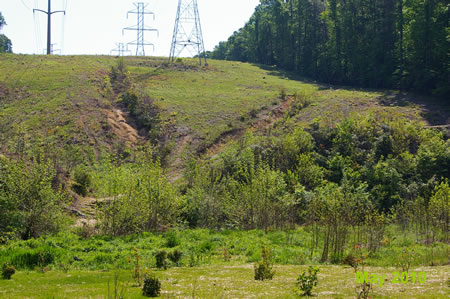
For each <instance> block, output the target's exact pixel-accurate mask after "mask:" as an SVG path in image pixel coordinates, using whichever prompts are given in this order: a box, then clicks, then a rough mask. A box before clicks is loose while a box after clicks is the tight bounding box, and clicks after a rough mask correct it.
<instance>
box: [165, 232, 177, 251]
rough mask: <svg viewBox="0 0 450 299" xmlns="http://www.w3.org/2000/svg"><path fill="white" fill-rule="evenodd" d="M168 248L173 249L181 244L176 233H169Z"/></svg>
mask: <svg viewBox="0 0 450 299" xmlns="http://www.w3.org/2000/svg"><path fill="white" fill-rule="evenodd" d="M165 238H166V246H167V247H169V248H173V247H175V246H178V245H179V244H180V240H179V239H178V236H177V233H176V231H173V230H171V231H169V232H168V233H167V234H166V235H165Z"/></svg>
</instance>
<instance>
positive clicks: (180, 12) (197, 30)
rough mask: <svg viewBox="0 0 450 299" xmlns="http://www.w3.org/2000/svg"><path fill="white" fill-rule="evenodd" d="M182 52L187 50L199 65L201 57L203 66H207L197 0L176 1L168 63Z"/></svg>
mask: <svg viewBox="0 0 450 299" xmlns="http://www.w3.org/2000/svg"><path fill="white" fill-rule="evenodd" d="M184 50H187V51H188V52H189V53H190V54H191V56H195V55H197V56H198V58H199V62H200V65H201V64H202V56H203V58H204V61H205V65H208V63H207V61H206V53H205V44H204V43H203V33H202V26H201V24H200V14H199V12H198V5H197V0H179V1H178V9H177V16H176V19H175V27H174V30H173V38H172V46H171V48H170V55H169V61H171V62H173V61H174V60H175V58H176V57H178V56H179V55H181V53H182V52H183V51H184Z"/></svg>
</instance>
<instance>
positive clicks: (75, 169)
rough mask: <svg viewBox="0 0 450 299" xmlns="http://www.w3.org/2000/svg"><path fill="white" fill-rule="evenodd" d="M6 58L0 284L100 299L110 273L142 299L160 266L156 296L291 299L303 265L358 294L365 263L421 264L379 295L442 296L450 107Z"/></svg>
mask: <svg viewBox="0 0 450 299" xmlns="http://www.w3.org/2000/svg"><path fill="white" fill-rule="evenodd" d="M0 60H1V61H2V62H4V63H2V64H1V65H0V68H3V69H5V70H10V71H8V72H1V73H0V78H1V79H2V81H0V82H1V83H0V96H1V97H0V109H1V110H0V132H1V135H0V140H1V141H2V144H1V152H2V154H1V155H0V211H1V217H0V243H1V246H0V264H1V265H2V267H4V268H5V269H6V268H8V269H10V270H11V271H10V273H12V269H11V268H10V267H14V269H15V270H17V273H15V274H13V275H12V280H10V281H9V280H6V281H1V282H0V291H1V292H12V291H14V292H16V291H17V288H18V285H17V284H16V283H18V284H20V285H28V286H30V289H28V288H27V289H24V290H23V292H22V291H20V292H22V293H17V296H23V297H26V296H30V295H29V294H32V293H31V290H34V291H33V292H40V293H42V294H45V295H43V296H44V297H45V296H50V297H51V296H53V295H57V296H59V295H60V293H55V292H56V291H54V290H53V289H46V286H45V285H41V286H39V285H37V286H35V284H34V283H32V282H30V280H27V278H29V277H31V278H30V279H31V280H33V279H36V280H39V281H42V283H43V284H49V285H51V284H53V283H56V284H58V283H60V282H62V281H64V282H65V283H67V284H68V285H67V286H64V287H63V286H61V289H62V290H64V291H67V292H69V291H71V290H72V291H73V289H74V288H75V287H74V285H77V287H76V290H75V292H77V293H76V295H74V296H78V297H83V296H88V295H90V296H94V295H101V296H107V282H108V280H110V287H111V288H112V286H113V285H114V279H113V278H114V274H113V273H116V272H118V273H120V277H122V278H120V280H121V281H130V283H129V285H130V292H131V293H132V294H136V296H138V295H139V293H140V292H141V288H138V287H134V288H133V287H132V286H131V285H133V284H136V285H140V284H142V279H143V278H145V277H146V275H147V276H148V275H151V274H155V275H156V276H158V277H159V278H161V279H162V282H163V283H162V293H161V294H163V295H167V296H172V295H183V296H192V292H194V293H195V292H196V291H198V292H199V293H198V294H200V296H217V297H221V296H234V294H236V296H237V297H246V296H249V294H255V295H258V296H264V295H263V294H265V293H264V292H272V290H269V291H267V290H266V289H267V288H266V285H270V286H271V287H276V288H279V287H280V288H281V287H282V288H283V290H282V293H279V292H280V290H278V291H276V290H275V289H274V290H273V292H274V293H275V292H276V293H277V294H279V295H280V297H289V296H294V295H295V294H296V292H294V291H292V290H291V288H295V287H296V284H295V279H296V278H298V277H299V275H300V274H301V273H302V272H303V271H305V270H306V267H305V266H303V265H316V266H318V267H320V268H321V270H320V271H319V272H318V275H319V276H318V277H319V285H318V286H317V290H316V289H313V290H312V292H313V293H316V292H319V293H320V294H321V296H328V295H329V296H331V297H332V296H335V295H336V296H337V297H339V296H344V297H345V296H352V295H354V294H355V287H357V286H356V284H355V283H354V276H353V277H352V276H351V275H350V273H351V271H353V275H354V272H355V271H356V270H361V269H363V268H364V267H365V269H374V271H376V272H377V273H382V272H383V271H388V272H389V273H390V272H392V269H394V268H395V269H398V270H399V271H400V270H401V271H402V272H408V271H416V270H415V269H418V270H417V271H419V272H420V271H422V270H420V269H425V270H424V271H428V272H429V273H430V274H429V275H430V277H431V279H430V280H429V281H428V282H429V285H424V286H417V287H416V286H411V287H405V288H401V287H398V288H397V286H392V285H391V286H385V287H384V288H379V289H377V288H376V287H374V290H373V291H374V292H375V294H377V295H380V296H392V294H394V293H395V292H403V293H404V294H405V297H407V296H409V295H410V294H414V296H418V297H420V296H421V295H422V294H423V296H424V297H426V296H436V297H439V296H441V292H443V291H444V290H445V284H446V278H445V277H446V275H447V274H448V270H449V269H448V256H449V255H448V250H449V234H448V232H449V227H448V223H449V221H448V213H449V210H450V207H449V203H448V198H449V193H450V187H449V185H448V178H449V170H450V141H449V139H448V132H447V131H445V128H444V129H443V130H442V129H441V128H430V127H428V124H427V121H428V122H431V123H433V122H438V121H441V120H442V119H443V120H444V121H445V120H446V119H447V116H448V107H447V106H445V105H444V104H442V103H439V102H437V103H436V104H435V105H437V107H439V110H437V109H435V110H432V109H431V108H430V107H433V106H432V105H431V103H432V102H433V99H430V100H429V101H428V102H426V103H425V104H423V102H419V103H422V105H428V106H426V108H428V111H426V109H425V108H424V107H423V106H421V105H418V104H417V102H416V103H414V102H413V99H415V98H410V96H409V95H404V94H400V93H396V92H388V91H379V92H369V91H357V90H350V89H337V90H336V89H335V88H334V87H332V86H321V85H318V84H311V83H306V82H301V81H296V80H289V79H288V75H289V74H287V73H283V72H279V71H278V70H277V69H275V68H269V69H264V68H261V67H258V66H254V65H249V64H243V63H236V62H215V61H213V62H211V66H209V67H207V68H206V67H203V68H201V67H198V66H195V65H194V64H192V63H191V62H190V61H189V60H187V61H178V62H177V63H176V64H174V65H168V64H167V63H166V62H165V61H164V60H162V59H148V60H147V59H144V58H128V59H125V60H123V59H115V58H111V57H52V58H48V59H47V58H45V59H44V58H43V57H39V56H37V57H31V56H13V55H2V56H0ZM30 70H32V71H30ZM34 72H39V74H41V75H43V76H42V79H39V80H38V79H36V75H35V74H34ZM44 75H45V76H44ZM169 87H170V88H169ZM219 98H220V99H221V100H220V102H219V103H220V105H219V104H218V102H217V101H211V99H219ZM194 106H195V107H194ZM203 112H205V113H203ZM44 119H45V121H44ZM165 257H167V258H165ZM330 264H333V265H335V266H330ZM344 265H349V266H350V268H349V266H344ZM167 267H168V268H169V270H167V271H164V270H155V268H160V269H164V268H167ZM253 267H255V269H258V270H257V272H258V271H260V274H261V275H259V274H258V275H257V274H256V273H254V269H253ZM272 267H273V268H272ZM380 267H382V268H380ZM430 267H435V268H430ZM351 268H353V269H351ZM219 269H221V270H224V273H223V274H215V275H214V276H210V275H211V273H213V272H214V271H218V270H219ZM273 269H274V270H275V273H274V274H273ZM336 269H340V270H342V271H337V270H336ZM99 271H105V272H99ZM146 271H148V273H147V272H146ZM311 271H312V272H311ZM311 271H310V272H309V273H315V272H314V271H315V270H311ZM36 272H37V273H36ZM335 272H342V273H339V274H337V275H338V277H339V278H338V279H339V280H338V282H339V283H341V284H344V285H345V286H346V287H345V289H343V290H342V292H341V291H339V292H340V293H339V294H337V293H336V294H335V293H327V292H331V290H333V289H336V288H339V286H338V285H337V284H336V283H337V282H333V281H335V279H334V277H331V274H335ZM72 273H73V276H68V275H72ZM99 273H105V274H104V276H102V275H98V274H99ZM305 273H306V272H305ZM183 275H188V276H189V278H182V277H183ZM305 275H306V274H304V275H303V276H301V277H302V278H299V281H308V278H305ZM427 275H428V273H427ZM93 276H96V278H94V277H93ZM172 276H173V278H172ZM272 276H273V281H272V282H270V281H269V282H267V283H266V282H262V283H259V282H254V281H253V280H255V277H262V278H263V279H267V278H269V280H270V278H271V277H272ZM311 276H314V275H311ZM191 277H192V278H191ZM195 277H198V281H197V280H195ZM213 277H217V278H213ZM147 278H148V277H147ZM247 278H248V280H249V284H244V286H242V287H239V286H238V283H237V281H238V280H247ZM41 279H42V280H41ZM60 279H62V280H60ZM87 279H89V282H88V281H86V280H87ZM213 279H216V280H217V281H216V282H215V283H216V284H217V285H220V288H219V287H218V288H215V289H212V288H211V286H210V285H209V284H208V283H209V282H210V280H211V281H212V280H213ZM49 280H52V281H53V282H49ZM58 281H59V282H58ZM116 281H118V279H116ZM155 281H156V280H155ZM196 281H197V282H196ZM82 282H85V284H82ZM207 282H208V283H207ZM264 283H266V285H265V284H264ZM288 283H289V285H290V286H289V287H288V286H287V284H288ZM32 284H33V285H34V286H32ZM78 284H81V285H82V287H81V288H79V287H78ZM84 285H86V288H85V287H84ZM121 285H123V284H121ZM197 285H198V286H199V287H198V288H197V287H196V286H197ZM241 285H242V283H241ZM311 285H314V283H312V284H311ZM347 286H348V287H347ZM428 286H429V287H430V288H428ZM222 287H223V292H222ZM236 289H237V291H236V292H237V293H234V292H235V290H236ZM263 289H264V291H262V290H263ZM105 291H106V292H105ZM297 291H298V290H297ZM304 291H305V292H306V293H308V292H309V291H308V287H307V286H305V290H304ZM178 292H180V293H178ZM212 292H218V293H212ZM427 292H430V293H427ZM316 294H317V293H316ZM268 295H270V294H268ZM67 296H69V295H67Z"/></svg>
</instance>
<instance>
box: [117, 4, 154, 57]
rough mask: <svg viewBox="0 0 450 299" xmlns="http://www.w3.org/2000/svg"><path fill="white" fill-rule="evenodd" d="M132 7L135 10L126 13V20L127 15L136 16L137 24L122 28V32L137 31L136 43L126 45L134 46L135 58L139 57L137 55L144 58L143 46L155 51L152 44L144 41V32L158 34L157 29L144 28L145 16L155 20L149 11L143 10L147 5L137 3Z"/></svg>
mask: <svg viewBox="0 0 450 299" xmlns="http://www.w3.org/2000/svg"><path fill="white" fill-rule="evenodd" d="M134 6H136V10H130V11H129V12H128V13H127V19H128V15H129V14H130V13H131V14H136V15H137V24H136V26H133V27H126V28H123V31H125V30H135V31H137V39H136V41H133V42H131V43H128V45H135V46H136V56H139V55H141V56H145V46H152V47H153V50H154V49H155V45H154V44H152V43H149V42H147V41H145V39H144V33H145V31H156V32H158V30H157V29H154V28H150V27H146V26H145V24H144V21H145V15H153V20H154V19H155V14H154V13H153V12H151V11H148V10H145V8H146V7H147V6H148V4H146V3H143V2H138V3H134ZM123 31H122V34H123ZM158 34H159V32H158Z"/></svg>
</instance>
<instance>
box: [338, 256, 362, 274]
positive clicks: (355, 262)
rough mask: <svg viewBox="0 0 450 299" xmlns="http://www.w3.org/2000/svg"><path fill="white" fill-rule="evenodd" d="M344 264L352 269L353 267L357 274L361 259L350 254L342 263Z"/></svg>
mask: <svg viewBox="0 0 450 299" xmlns="http://www.w3.org/2000/svg"><path fill="white" fill-rule="evenodd" d="M342 263H343V264H344V265H349V266H350V267H352V268H353V269H354V270H355V272H356V271H357V270H358V266H359V259H358V258H356V257H355V256H354V255H353V254H351V253H350V254H348V255H347V256H346V257H345V258H344V260H343V261H342Z"/></svg>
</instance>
